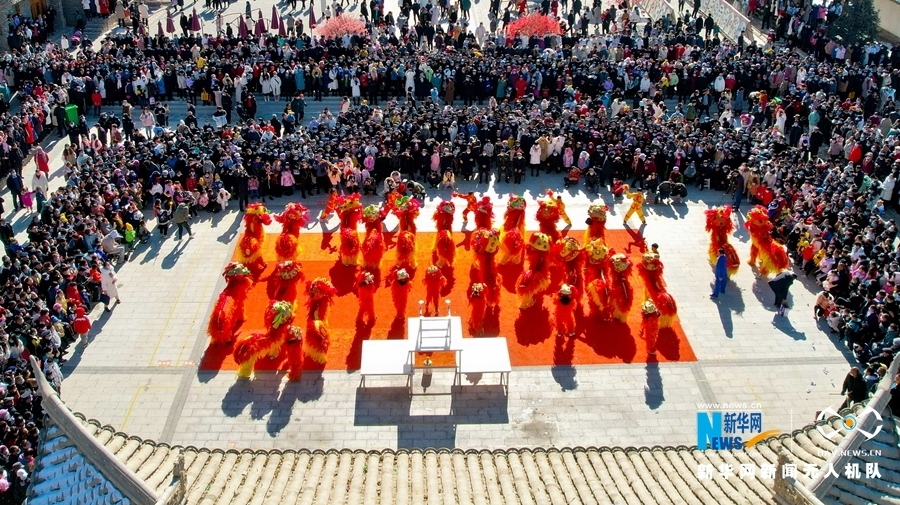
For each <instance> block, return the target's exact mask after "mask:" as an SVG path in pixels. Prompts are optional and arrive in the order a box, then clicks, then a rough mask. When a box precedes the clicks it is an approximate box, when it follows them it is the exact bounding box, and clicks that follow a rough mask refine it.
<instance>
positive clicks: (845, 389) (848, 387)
mask: <svg viewBox="0 0 900 505" xmlns="http://www.w3.org/2000/svg"><path fill="white" fill-rule="evenodd" d="M841 394H842V395H847V398H846V399H845V400H844V403H842V404H841V408H840V409H838V410H842V409H844V408H846V407H849V406H850V405H852V404H853V403H855V402H861V401H865V400H866V399H867V398H868V397H869V390H868V388H867V387H866V380H865V379H864V378H863V375H862V373H860V371H859V368H855V367H854V368H851V369H850V372H848V373H847V376H846V377H844V384H843V385H842V386H841Z"/></svg>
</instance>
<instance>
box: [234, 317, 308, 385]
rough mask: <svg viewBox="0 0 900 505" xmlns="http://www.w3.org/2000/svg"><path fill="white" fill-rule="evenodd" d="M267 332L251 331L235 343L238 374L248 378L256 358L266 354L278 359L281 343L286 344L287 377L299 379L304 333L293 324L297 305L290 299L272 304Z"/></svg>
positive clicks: (266, 321) (301, 367)
mask: <svg viewBox="0 0 900 505" xmlns="http://www.w3.org/2000/svg"><path fill="white" fill-rule="evenodd" d="M264 321H265V325H266V332H265V333H252V334H250V335H247V336H246V337H244V338H243V339H242V340H240V341H239V342H238V343H237V344H235V346H234V361H235V362H236V363H237V364H238V372H237V375H238V377H240V378H242V379H246V378H248V377H250V374H251V373H252V372H253V365H254V364H256V360H257V359H259V358H260V357H262V356H264V355H268V356H269V359H275V358H277V357H278V354H279V353H280V352H281V347H282V346H287V351H288V352H287V359H288V367H289V370H288V380H291V381H296V380H299V379H300V373H301V372H302V371H303V354H302V347H303V346H302V340H303V339H302V333H301V331H300V328H298V327H296V326H293V325H292V324H291V323H293V322H294V308H293V306H292V304H291V302H288V301H284V300H279V301H274V302H271V303H270V304H269V307H268V308H267V309H266V313H265V316H264Z"/></svg>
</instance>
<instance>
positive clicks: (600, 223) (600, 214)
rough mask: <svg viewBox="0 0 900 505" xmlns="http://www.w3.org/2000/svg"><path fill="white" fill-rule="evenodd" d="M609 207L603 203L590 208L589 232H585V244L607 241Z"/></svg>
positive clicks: (592, 205)
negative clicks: (598, 240) (596, 240)
mask: <svg viewBox="0 0 900 505" xmlns="http://www.w3.org/2000/svg"><path fill="white" fill-rule="evenodd" d="M607 212H609V206H608V205H605V204H602V203H594V204H591V206H590V207H588V219H587V225H588V228H587V230H584V243H585V244H587V243H588V242H590V241H592V240H595V239H600V240H606V213H607Z"/></svg>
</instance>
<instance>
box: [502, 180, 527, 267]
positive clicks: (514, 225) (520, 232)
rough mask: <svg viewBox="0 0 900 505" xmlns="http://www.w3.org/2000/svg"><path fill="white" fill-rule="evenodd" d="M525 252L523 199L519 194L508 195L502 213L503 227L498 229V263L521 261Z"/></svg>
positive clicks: (517, 262) (516, 262) (516, 263)
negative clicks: (507, 200) (504, 209)
mask: <svg viewBox="0 0 900 505" xmlns="http://www.w3.org/2000/svg"><path fill="white" fill-rule="evenodd" d="M524 252H525V199H524V198H522V197H521V196H519V195H510V196H509V202H507V204H506V212H504V214H503V227H502V228H501V229H500V258H499V263H500V264H501V265H505V264H507V263H509V262H512V263H513V264H515V265H518V264H519V263H522V256H523V254H524Z"/></svg>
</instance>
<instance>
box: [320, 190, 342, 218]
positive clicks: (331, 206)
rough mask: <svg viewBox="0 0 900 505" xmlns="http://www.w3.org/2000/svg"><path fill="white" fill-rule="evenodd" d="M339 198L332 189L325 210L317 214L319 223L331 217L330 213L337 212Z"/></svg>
mask: <svg viewBox="0 0 900 505" xmlns="http://www.w3.org/2000/svg"><path fill="white" fill-rule="evenodd" d="M339 198H340V195H339V194H338V191H337V190H336V189H332V190H331V191H330V192H329V193H328V202H326V203H325V208H324V209H322V212H321V213H320V214H319V221H325V220H326V219H328V218H329V217H330V216H331V213H332V212H334V211H336V210H337V208H338V199H339Z"/></svg>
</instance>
